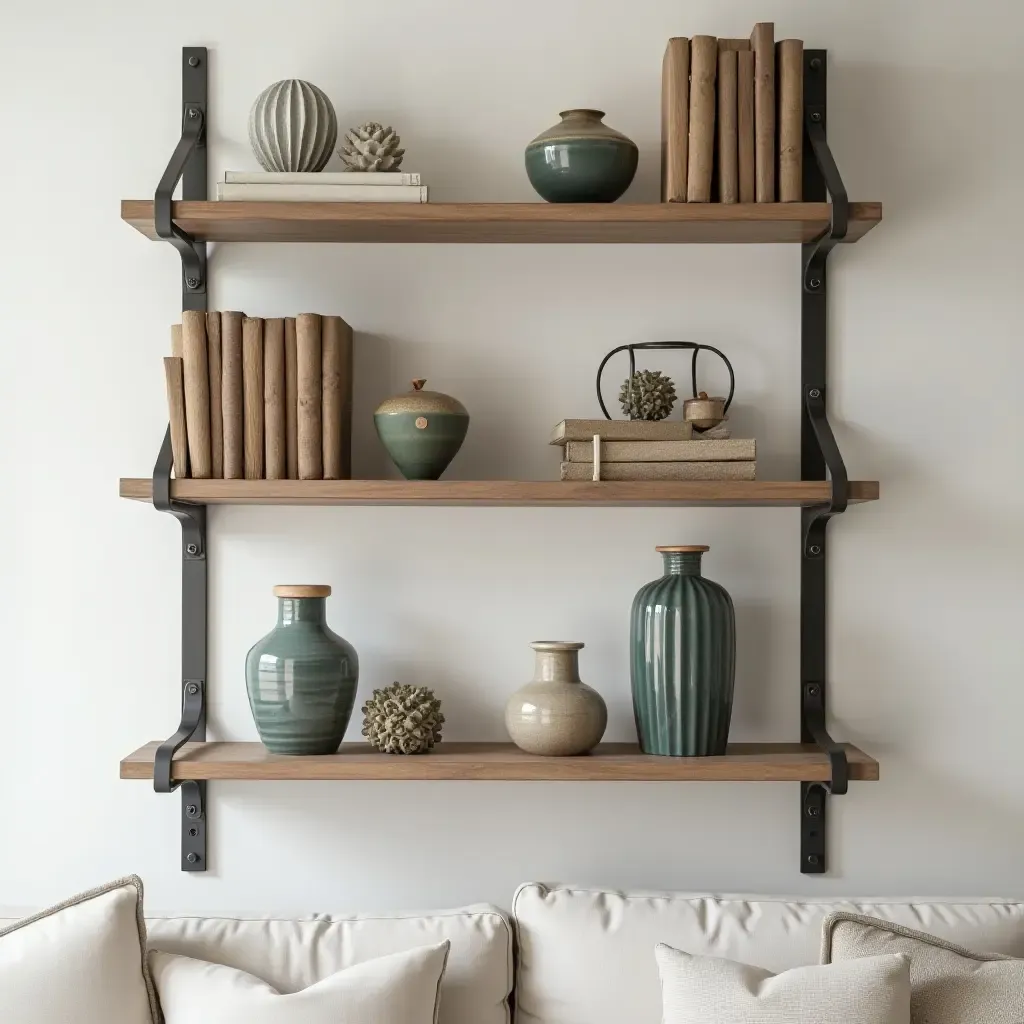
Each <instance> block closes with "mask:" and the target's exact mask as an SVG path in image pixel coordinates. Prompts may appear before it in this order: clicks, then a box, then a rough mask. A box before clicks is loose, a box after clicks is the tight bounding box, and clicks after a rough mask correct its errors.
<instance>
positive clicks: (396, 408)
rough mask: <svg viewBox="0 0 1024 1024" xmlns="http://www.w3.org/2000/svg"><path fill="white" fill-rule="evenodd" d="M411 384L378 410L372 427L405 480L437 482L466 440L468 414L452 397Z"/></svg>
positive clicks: (421, 381)
mask: <svg viewBox="0 0 1024 1024" xmlns="http://www.w3.org/2000/svg"><path fill="white" fill-rule="evenodd" d="M426 383H427V382H426V381H425V380H414V381H413V382H412V391H407V392H406V393H405V394H404V395H395V396H394V397H393V398H388V399H386V400H385V401H383V402H381V404H380V405H379V406H377V411H376V412H375V413H374V414H373V425H374V426H375V427H376V428H377V436H378V437H379V438H380V439H381V442H382V443H383V445H384V447H385V448H387V450H388V455H390V456H391V459H392V461H393V462H394V464H395V465H396V466H397V467H398V468H399V470H400V471H401V473H402V476H404V477H405V479H406V480H436V479H437V478H438V477H440V475H441V474H442V473H443V472H444V471H445V469H447V468H448V463H449V462H451V461H452V459H454V458H455V455H456V453H457V452H458V450H459V449H460V448H461V447H462V442H463V441H464V440H465V439H466V431H467V430H468V429H469V413H468V412H466V407H465V406H464V405H463V404H462V403H461V402H460V401H458V400H457V399H455V398H452V397H451V395H444V394H442V393H441V392H440V391H424V390H423V385H424V384H426Z"/></svg>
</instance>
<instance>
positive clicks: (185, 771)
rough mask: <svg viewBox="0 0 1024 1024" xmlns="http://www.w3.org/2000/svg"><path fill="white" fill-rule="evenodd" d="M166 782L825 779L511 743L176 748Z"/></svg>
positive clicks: (143, 752)
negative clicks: (381, 749)
mask: <svg viewBox="0 0 1024 1024" xmlns="http://www.w3.org/2000/svg"><path fill="white" fill-rule="evenodd" d="M158 745H159V744H158V743H156V742H153V743H147V744H146V746H144V747H140V748H139V749H138V750H136V751H135V752H134V753H132V754H129V755H128V756H127V757H126V758H125V759H124V760H123V761H122V762H121V778H122V779H152V777H153V758H154V756H155V754H156V749H157V746H158ZM846 752H847V757H848V758H849V762H850V778H851V779H853V780H857V781H861V782H875V781H877V780H878V762H877V761H875V760H874V759H873V758H871V757H869V756H868V755H867V754H865V753H864V752H863V751H862V750H859V749H858V748H857V747H854V746H847V747H846ZM171 774H172V777H173V778H174V779H175V780H179V781H184V780H189V779H244V780H250V781H254V782H255V781H271V780H288V779H291V780H312V781H383V780H393V781H408V782H411V781H429V780H433V781H448V782H451V781H457V780H475V781H491V782H586V781H591V782H827V781H828V780H829V764H828V759H827V758H826V757H825V755H824V754H822V753H821V752H820V751H819V750H818V749H817V748H816V747H814V746H804V745H801V744H799V743H733V744H730V745H729V752H728V753H727V754H726V755H725V756H724V757H652V756H649V755H647V754H641V753H640V751H639V750H638V748H637V747H636V745H635V744H631V743H604V744H601V746H599V747H598V748H597V749H596V750H595V751H594V752H593V753H591V754H587V755H584V756H582V757H538V756H536V755H534V754H527V753H524V752H523V751H522V750H519V748H518V747H515V746H513V745H512V744H511V743H441V744H440V745H439V746H438V747H436V748H435V749H434V750H433V751H432V752H431V753H429V754H423V755H419V756H414V757H403V756H401V755H397V754H379V753H376V752H375V751H373V750H371V749H370V747H369V746H368V745H367V744H365V743H346V744H343V745H342V748H341V751H340V752H339V753H338V754H333V755H325V756H312V757H287V756H285V755H281V754H271V753H270V752H269V751H268V750H267V749H266V748H265V747H264V746H263V744H262V743H186V744H185V746H184V747H182V748H181V750H180V751H179V752H178V754H177V756H176V757H175V758H174V763H173V767H172V770H171Z"/></svg>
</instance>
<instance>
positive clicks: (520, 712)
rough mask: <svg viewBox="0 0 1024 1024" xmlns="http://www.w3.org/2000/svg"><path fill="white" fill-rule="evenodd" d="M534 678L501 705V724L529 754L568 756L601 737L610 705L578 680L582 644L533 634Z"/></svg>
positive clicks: (517, 744)
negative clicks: (503, 716)
mask: <svg viewBox="0 0 1024 1024" xmlns="http://www.w3.org/2000/svg"><path fill="white" fill-rule="evenodd" d="M530 646H531V647H532V648H533V649H534V651H535V652H536V663H535V668H534V676H533V680H532V681H531V682H529V683H527V684H526V685H525V686H524V687H523V688H522V689H521V690H516V692H515V693H513V694H512V696H511V697H510V698H509V700H508V704H507V705H506V706H505V728H506V729H507V730H508V734H509V736H510V737H511V738H512V742H513V743H514V744H515V745H516V746H517V747H519V748H520V749H521V750H525V751H526V752H527V753H528V754H540V755H542V756H544V757H571V756H573V755H574V754H585V753H587V751H588V750H591V749H593V748H594V747H595V746H597V744H598V743H599V742H600V741H601V737H602V736H603V735H604V730H605V727H606V726H607V725H608V709H607V708H606V707H605V703H604V698H603V697H602V696H601V694H599V693H598V692H597V690H595V689H593V688H591V687H589V686H587V684H586V683H583V682H580V670H579V652H580V651H581V650H582V649H583V644H580V643H569V642H566V641H562V640H537V641H535V642H534V643H532V644H530Z"/></svg>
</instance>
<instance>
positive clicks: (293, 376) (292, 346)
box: [284, 316, 299, 480]
mask: <svg viewBox="0 0 1024 1024" xmlns="http://www.w3.org/2000/svg"><path fill="white" fill-rule="evenodd" d="M296 344H297V343H296V338H295V317H293V316H289V317H285V321H284V382H285V387H284V401H285V410H284V412H285V439H286V442H287V447H288V479H289V480H298V479H299V364H298V354H297V351H296Z"/></svg>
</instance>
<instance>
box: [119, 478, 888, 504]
mask: <svg viewBox="0 0 1024 1024" xmlns="http://www.w3.org/2000/svg"><path fill="white" fill-rule="evenodd" d="M120 495H121V497H122V498H132V499H134V500H136V501H152V500H153V485H152V481H151V480H150V479H148V478H141V479H140V478H123V479H122V480H121V484H120ZM171 497H172V498H176V499H178V500H179V501H189V502H193V503H194V504H200V505H448V506H451V505H504V506H512V505H536V506H557V505H610V506H623V505H635V506H654V505H740V506H742V505H751V506H758V505H775V506H789V507H797V506H803V505H820V504H821V503H822V502H825V501H827V500H828V498H829V484H827V483H826V482H824V481H803V482H801V481H799V480H796V481H787V480H726V481H722V480H687V481H611V480H607V481H602V482H600V483H590V482H588V483H577V482H574V481H560V480H180V481H179V480H172V481H171ZM877 499H878V481H876V480H852V481H850V500H851V502H862V501H876V500H877Z"/></svg>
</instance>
